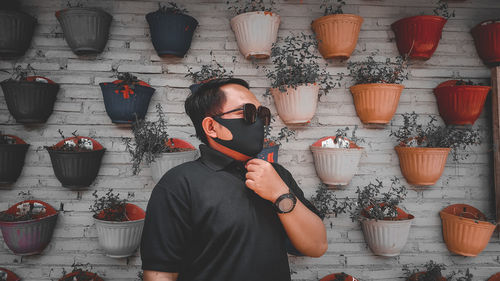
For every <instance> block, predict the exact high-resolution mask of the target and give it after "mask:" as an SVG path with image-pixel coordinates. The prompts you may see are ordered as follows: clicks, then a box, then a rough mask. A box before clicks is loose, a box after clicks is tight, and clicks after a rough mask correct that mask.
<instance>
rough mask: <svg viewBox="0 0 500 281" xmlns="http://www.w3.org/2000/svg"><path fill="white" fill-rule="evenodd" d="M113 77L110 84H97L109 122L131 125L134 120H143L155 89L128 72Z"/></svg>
mask: <svg viewBox="0 0 500 281" xmlns="http://www.w3.org/2000/svg"><path fill="white" fill-rule="evenodd" d="M115 77H116V78H117V80H115V81H113V82H111V83H106V82H103V83H100V84H99V86H101V91H102V96H103V98H104V105H105V107H106V112H107V113H108V116H109V118H111V121H112V122H113V123H116V124H131V123H132V122H133V121H134V120H135V119H136V118H138V119H144V117H145V116H146V113H147V111H148V107H149V102H150V100H151V97H152V96H153V93H154V92H155V89H154V88H152V87H151V86H150V85H149V84H148V83H146V82H144V81H141V80H139V79H137V77H136V76H134V75H132V74H130V73H128V72H124V73H115Z"/></svg>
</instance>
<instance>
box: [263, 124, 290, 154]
mask: <svg viewBox="0 0 500 281" xmlns="http://www.w3.org/2000/svg"><path fill="white" fill-rule="evenodd" d="M272 130H273V126H271V125H269V126H265V127H264V148H263V149H262V151H261V152H259V154H258V155H257V158H259V159H262V160H266V161H267V162H270V163H278V151H279V149H280V146H281V142H282V141H283V140H285V141H286V142H288V140H289V139H290V138H292V137H294V136H295V131H294V130H290V129H289V128H288V127H286V126H285V127H283V128H281V130H280V132H279V133H278V135H277V136H273V135H271V131H272Z"/></svg>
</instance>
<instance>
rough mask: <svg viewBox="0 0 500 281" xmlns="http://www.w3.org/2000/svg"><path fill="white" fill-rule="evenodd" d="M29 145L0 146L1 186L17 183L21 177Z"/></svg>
mask: <svg viewBox="0 0 500 281" xmlns="http://www.w3.org/2000/svg"><path fill="white" fill-rule="evenodd" d="M29 146H30V145H29V144H0V184H10V183H14V182H16V180H17V179H18V178H19V176H20V175H21V172H22V170H23V166H24V159H25V157H26V152H27V151H28V147H29Z"/></svg>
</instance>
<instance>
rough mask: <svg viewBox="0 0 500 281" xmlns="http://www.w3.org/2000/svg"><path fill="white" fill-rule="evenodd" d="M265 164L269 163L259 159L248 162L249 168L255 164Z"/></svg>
mask: <svg viewBox="0 0 500 281" xmlns="http://www.w3.org/2000/svg"><path fill="white" fill-rule="evenodd" d="M264 163H267V162H266V161H264V160H262V159H259V158H253V159H250V160H248V161H247V166H248V165H250V164H255V165H262V164H264Z"/></svg>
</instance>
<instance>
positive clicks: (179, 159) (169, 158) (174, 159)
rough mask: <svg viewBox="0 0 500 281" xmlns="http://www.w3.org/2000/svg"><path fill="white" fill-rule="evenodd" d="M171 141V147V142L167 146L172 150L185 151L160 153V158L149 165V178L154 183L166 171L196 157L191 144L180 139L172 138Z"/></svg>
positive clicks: (196, 153) (196, 152)
mask: <svg viewBox="0 0 500 281" xmlns="http://www.w3.org/2000/svg"><path fill="white" fill-rule="evenodd" d="M173 140H174V145H173V146H172V145H171V140H169V142H168V143H167V145H169V146H171V147H172V148H181V149H183V150H185V151H180V152H166V153H162V155H161V156H160V157H158V158H157V159H156V160H155V161H154V162H152V163H151V176H152V177H153V181H154V182H155V183H157V182H159V181H160V179H161V178H162V177H163V175H164V174H165V173H166V172H168V170H170V169H172V168H173V167H175V166H178V165H180V164H182V163H185V162H188V161H193V160H195V159H196V158H197V157H198V150H196V148H194V146H193V145H192V144H190V143H188V142H186V141H183V140H181V139H176V138H174V139H173Z"/></svg>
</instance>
